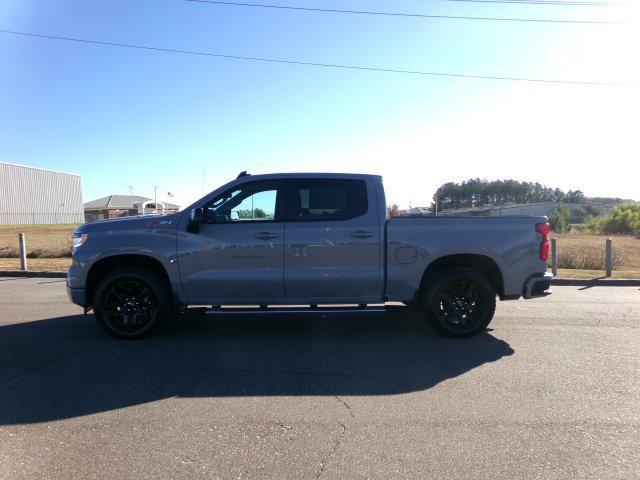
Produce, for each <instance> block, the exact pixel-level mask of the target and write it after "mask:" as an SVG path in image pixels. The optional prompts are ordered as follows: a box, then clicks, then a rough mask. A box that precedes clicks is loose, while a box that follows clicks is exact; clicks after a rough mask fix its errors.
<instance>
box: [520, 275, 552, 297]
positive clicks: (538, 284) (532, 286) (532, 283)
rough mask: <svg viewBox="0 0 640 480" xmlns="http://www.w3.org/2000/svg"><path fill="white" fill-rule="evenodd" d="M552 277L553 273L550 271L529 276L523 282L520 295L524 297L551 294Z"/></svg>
mask: <svg viewBox="0 0 640 480" xmlns="http://www.w3.org/2000/svg"><path fill="white" fill-rule="evenodd" d="M552 278H553V275H552V274H550V273H545V274H543V275H537V276H535V277H530V278H529V280H527V282H526V283H525V284H524V289H523V290H522V296H523V297H524V298H539V297H546V296H547V295H551V293H552V292H551V279H552Z"/></svg>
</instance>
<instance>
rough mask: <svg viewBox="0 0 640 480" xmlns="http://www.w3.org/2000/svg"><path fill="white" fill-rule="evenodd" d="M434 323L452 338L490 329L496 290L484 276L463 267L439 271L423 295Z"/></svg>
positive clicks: (424, 305)
mask: <svg viewBox="0 0 640 480" xmlns="http://www.w3.org/2000/svg"><path fill="white" fill-rule="evenodd" d="M421 297H422V298H421V300H422V308H423V311H424V313H425V315H426V316H427V318H428V319H429V322H430V323H431V325H432V326H433V327H434V328H435V329H436V330H437V331H438V332H440V333H442V334H444V335H448V336H450V337H469V336H471V335H475V334H476V333H478V332H481V331H483V330H485V329H486V328H487V325H489V322H491V319H492V318H493V314H494V313H495V310H496V291H495V289H494V287H493V286H492V285H491V283H489V281H488V280H487V279H486V277H485V276H484V275H482V274H481V273H479V272H478V271H476V270H473V269H470V268H464V267H451V268H448V269H446V270H443V271H441V272H439V273H437V274H436V275H435V276H434V277H433V278H432V279H430V280H429V282H428V283H427V285H426V288H424V291H423V292H422V296H421Z"/></svg>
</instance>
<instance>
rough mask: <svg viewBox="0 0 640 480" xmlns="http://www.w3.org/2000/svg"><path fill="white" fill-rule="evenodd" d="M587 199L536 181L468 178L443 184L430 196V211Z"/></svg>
mask: <svg viewBox="0 0 640 480" xmlns="http://www.w3.org/2000/svg"><path fill="white" fill-rule="evenodd" d="M587 200H588V199H587V197H586V196H585V195H584V193H583V192H582V191H580V190H569V191H568V192H565V191H563V190H562V189H560V188H552V187H547V186H545V185H542V184H540V183H538V182H520V181H518V180H491V181H489V180H483V179H480V178H472V179H470V180H465V181H463V182H460V183H456V182H447V183H444V184H442V185H440V186H439V187H438V189H437V190H436V193H435V194H434V195H433V201H432V203H431V207H430V208H431V210H432V211H435V206H436V202H437V203H438V210H449V209H457V208H472V207H481V206H483V205H485V204H496V205H499V204H505V203H538V202H556V203H559V202H563V203H582V202H585V201H587Z"/></svg>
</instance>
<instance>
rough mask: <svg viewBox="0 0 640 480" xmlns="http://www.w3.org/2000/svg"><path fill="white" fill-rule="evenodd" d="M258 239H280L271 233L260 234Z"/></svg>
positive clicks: (257, 236)
mask: <svg viewBox="0 0 640 480" xmlns="http://www.w3.org/2000/svg"><path fill="white" fill-rule="evenodd" d="M256 238H259V239H260V240H273V239H274V238H278V234H276V233H271V232H260V233H258V234H257V235H256Z"/></svg>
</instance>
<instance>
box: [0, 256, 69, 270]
mask: <svg viewBox="0 0 640 480" xmlns="http://www.w3.org/2000/svg"><path fill="white" fill-rule="evenodd" d="M70 265H71V258H33V259H29V260H27V267H28V268H29V270H31V271H34V272H66V271H67V269H68V268H69V266H70ZM0 270H20V259H18V258H0Z"/></svg>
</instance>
